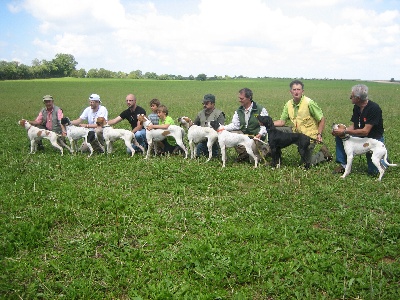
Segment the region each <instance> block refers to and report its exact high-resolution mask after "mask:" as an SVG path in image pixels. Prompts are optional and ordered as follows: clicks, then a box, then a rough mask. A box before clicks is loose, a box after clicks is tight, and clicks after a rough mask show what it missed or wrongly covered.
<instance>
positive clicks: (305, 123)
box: [30, 80, 384, 174]
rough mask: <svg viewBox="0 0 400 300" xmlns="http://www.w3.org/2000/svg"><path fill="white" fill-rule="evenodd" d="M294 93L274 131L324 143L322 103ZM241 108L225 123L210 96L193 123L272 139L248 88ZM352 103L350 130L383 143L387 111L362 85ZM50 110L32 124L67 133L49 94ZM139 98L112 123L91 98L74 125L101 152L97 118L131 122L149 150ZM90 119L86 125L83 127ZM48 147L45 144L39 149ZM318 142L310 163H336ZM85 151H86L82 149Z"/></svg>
mask: <svg viewBox="0 0 400 300" xmlns="http://www.w3.org/2000/svg"><path fill="white" fill-rule="evenodd" d="M289 86H290V93H291V96H292V98H291V99H290V100H289V101H288V102H287V103H286V104H285V105H284V108H283V111H282V114H281V116H280V118H279V120H276V121H274V125H275V127H277V128H278V130H282V131H285V132H298V133H303V134H305V135H307V136H309V137H310V138H312V139H315V140H317V141H318V142H320V143H321V144H322V142H323V138H322V133H323V130H324V127H325V117H324V115H323V112H322V110H321V108H320V107H319V106H318V104H317V103H316V102H315V101H314V100H312V99H310V98H308V97H306V96H305V95H304V84H303V82H301V81H300V80H293V81H292V82H291V83H290V85H289ZM238 99H239V103H240V106H239V107H238V109H237V110H236V111H235V112H234V115H233V117H232V120H231V123H229V124H226V125H225V114H224V113H223V112H222V111H221V110H219V109H217V108H216V107H215V96H214V95H212V94H207V95H205V96H204V98H203V109H202V110H201V111H200V112H199V113H198V114H197V117H196V118H195V120H194V124H196V125H198V126H203V127H204V126H209V125H208V124H209V122H211V121H214V120H216V121H218V122H219V123H220V124H222V125H224V129H225V130H228V131H231V132H236V133H240V134H246V135H248V136H250V137H255V138H256V139H260V140H265V139H266V137H267V129H266V128H265V127H264V126H262V125H260V123H259V122H258V119H257V116H258V115H261V116H267V115H268V112H267V110H266V109H265V108H264V107H262V106H261V105H260V104H258V103H256V102H255V101H254V100H253V92H252V91H251V90H250V89H248V88H243V89H241V90H239V92H238ZM350 99H351V102H352V104H353V105H354V107H353V115H352V117H351V124H350V125H349V126H348V127H347V128H346V132H345V133H348V134H350V135H353V136H358V137H371V138H374V139H377V140H380V141H382V142H383V141H384V137H383V133H384V129H383V118H382V110H381V108H380V107H379V105H378V104H377V103H375V102H373V101H371V100H369V99H368V87H367V86H366V85H363V84H358V85H355V86H353V87H352V89H351V96H350ZM43 102H44V105H45V107H44V108H43V109H42V110H41V111H40V112H39V115H38V117H37V118H36V120H34V121H30V123H31V124H32V125H35V126H39V127H42V128H46V129H48V130H52V131H55V132H57V133H59V134H62V135H65V129H64V128H63V126H62V125H61V124H60V120H61V118H62V117H63V112H62V110H61V109H60V108H59V107H57V106H56V105H54V99H53V97H52V96H50V95H46V96H44V97H43ZM136 102H137V100H136V97H135V95H133V94H129V95H127V96H126V104H127V106H128V108H127V109H126V110H124V111H123V112H122V113H121V114H120V115H119V116H117V117H116V118H114V119H111V120H108V111H107V109H106V107H104V106H102V105H101V100H100V96H99V95H98V94H92V95H90V97H89V107H87V108H86V109H85V110H84V111H83V112H82V114H81V115H80V116H79V118H77V119H75V120H73V121H71V124H72V125H76V126H81V127H87V128H89V129H90V134H89V136H88V142H89V143H91V145H92V146H93V148H94V149H95V150H97V151H99V152H101V151H102V150H101V147H100V145H99V144H98V143H99V140H98V138H97V135H96V133H95V131H96V128H97V125H96V119H97V118H98V117H104V118H105V119H106V120H108V124H109V125H114V124H116V123H118V122H121V121H122V120H125V119H126V120H127V121H128V122H129V123H130V125H131V128H132V132H133V133H134V134H135V137H136V139H137V141H138V142H139V144H140V145H141V146H143V147H146V130H145V129H144V128H143V126H142V124H141V123H140V122H139V121H138V119H137V116H138V114H146V111H145V109H144V108H142V107H140V106H138V105H137V103H136ZM84 121H86V122H87V123H83V122H84ZM288 121H290V122H291V125H292V126H286V122H288ZM343 133H344V132H343V130H334V131H333V132H332V135H334V136H335V143H336V162H338V163H339V166H337V167H336V168H335V170H334V173H343V172H344V169H345V167H346V160H347V159H346V153H345V151H344V147H343V142H342V139H341V138H339V136H341V135H343ZM38 146H39V149H40V147H43V146H42V145H41V144H39V145H38ZM315 146H316V144H315V143H311V144H310V146H309V148H308V153H307V155H306V157H308V159H309V162H311V165H316V164H318V163H321V162H324V161H330V160H332V155H331V154H330V152H329V150H328V149H327V147H326V146H325V145H323V146H322V147H321V149H320V151H318V152H316V153H315V152H314V150H315ZM235 149H236V151H237V153H238V157H237V159H236V160H237V161H238V162H240V161H250V157H249V155H248V154H247V152H246V150H245V148H244V147H240V146H239V147H236V148H235ZM83 150H84V149H83ZM268 151H269V149H268V144H267V143H262V142H259V141H256V140H254V143H253V152H254V153H255V154H256V155H257V156H258V158H259V159H263V158H265V157H266V156H267V155H268ZM196 152H197V156H200V155H206V156H208V149H207V145H206V141H204V142H201V143H199V144H198V145H197V148H196ZM218 155H219V148H218V145H217V144H214V145H213V148H212V156H213V157H218ZM366 156H367V163H368V173H370V174H376V173H377V172H378V170H377V169H376V167H375V166H374V164H373V163H372V161H371V154H370V153H367V154H366Z"/></svg>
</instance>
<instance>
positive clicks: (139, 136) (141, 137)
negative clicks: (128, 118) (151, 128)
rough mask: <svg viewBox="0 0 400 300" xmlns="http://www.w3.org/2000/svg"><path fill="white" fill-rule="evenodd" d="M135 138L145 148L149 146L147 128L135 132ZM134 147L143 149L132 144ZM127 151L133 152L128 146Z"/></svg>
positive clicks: (137, 149)
mask: <svg viewBox="0 0 400 300" xmlns="http://www.w3.org/2000/svg"><path fill="white" fill-rule="evenodd" d="M135 138H136V141H137V142H138V143H139V145H140V146H142V147H143V148H144V149H146V148H147V140H146V129H144V128H143V129H142V130H138V131H136V132H135ZM132 147H133V149H135V151H141V150H140V149H139V148H138V147H136V146H135V145H134V144H132ZM126 153H128V154H131V150H129V149H128V148H126Z"/></svg>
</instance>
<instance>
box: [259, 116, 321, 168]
mask: <svg viewBox="0 0 400 300" xmlns="http://www.w3.org/2000/svg"><path fill="white" fill-rule="evenodd" d="M257 119H258V121H259V122H260V123H261V124H262V125H264V126H265V128H266V129H267V132H268V144H269V147H270V148H271V157H272V162H271V166H272V167H277V168H279V167H280V164H281V160H282V149H283V148H286V147H287V146H290V145H297V150H298V152H299V154H300V156H301V159H302V161H303V162H304V167H305V168H306V169H308V168H310V164H311V163H310V161H309V160H310V159H309V158H308V159H307V157H306V153H307V148H308V146H310V143H311V140H314V139H312V138H310V137H309V136H307V135H305V134H303V133H294V132H293V133H292V132H283V131H279V130H278V129H276V127H275V125H274V121H273V120H272V118H271V117H270V116H260V115H259V116H257ZM315 141H317V140H315Z"/></svg>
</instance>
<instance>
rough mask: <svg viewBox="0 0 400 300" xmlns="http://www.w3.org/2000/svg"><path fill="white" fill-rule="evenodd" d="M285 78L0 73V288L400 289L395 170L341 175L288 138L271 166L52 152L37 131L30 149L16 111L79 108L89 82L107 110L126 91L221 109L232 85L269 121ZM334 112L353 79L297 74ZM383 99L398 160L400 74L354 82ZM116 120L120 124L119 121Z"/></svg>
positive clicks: (139, 293) (346, 103)
mask: <svg viewBox="0 0 400 300" xmlns="http://www.w3.org/2000/svg"><path fill="white" fill-rule="evenodd" d="M289 82H290V80H289V79H287V80H283V79H257V80H256V79H253V80H244V79H243V80H228V81H206V82H199V81H146V80H136V81H132V80H102V79H97V80H95V79H92V80H91V79H85V80H83V79H57V80H31V81H3V82H0V101H1V108H0V114H1V120H2V122H1V124H2V125H1V126H0V129H1V130H0V145H1V147H0V159H1V166H2V167H1V169H0V176H1V183H0V199H1V200H0V201H1V205H0V236H1V244H0V263H1V265H0V267H1V273H0V299H400V245H399V243H400V192H399V191H400V190H399V183H400V175H399V174H400V173H399V169H398V168H396V167H393V168H389V169H388V170H387V172H386V174H385V176H384V178H383V180H382V182H377V181H376V178H374V177H370V176H368V175H367V172H366V160H365V156H362V157H356V158H355V160H354V163H353V171H352V173H351V174H350V175H349V176H348V177H347V178H346V179H341V178H340V177H339V175H333V174H332V170H333V168H334V167H335V166H336V164H335V163H334V162H330V163H325V164H321V165H319V166H315V167H312V168H311V169H310V170H308V171H305V170H304V169H302V168H301V167H299V155H298V154H297V151H296V148H295V147H294V146H293V147H290V148H286V149H284V150H283V157H284V161H283V165H282V167H281V169H276V170H272V169H270V168H269V167H266V166H264V165H261V166H260V167H259V168H257V169H253V168H252V165H250V164H248V163H235V161H234V159H235V153H234V151H233V150H230V151H229V152H228V161H227V167H226V168H225V169H222V168H221V162H220V161H219V160H212V161H211V162H209V163H205V161H206V158H204V157H201V158H199V159H196V160H190V159H188V160H185V159H183V158H182V157H179V156H172V157H152V158H151V159H150V160H148V161H146V160H144V159H143V156H141V155H140V154H135V156H134V157H132V158H130V157H128V155H127V154H126V153H125V146H124V144H123V142H122V141H118V142H116V143H115V144H114V150H115V152H114V153H113V154H112V155H96V154H94V155H93V156H92V157H91V158H90V159H87V155H84V154H77V155H71V154H70V153H68V152H67V151H65V154H64V156H63V157H61V156H60V154H59V152H57V150H55V149H53V148H52V147H51V145H50V144H49V142H48V141H44V142H43V143H44V146H45V150H44V151H41V152H37V153H36V154H34V155H30V154H28V153H29V141H28V138H27V136H26V131H25V129H24V128H21V127H19V126H17V121H18V120H19V119H21V118H26V119H30V120H32V119H35V118H36V116H37V114H38V112H39V110H40V109H41V108H42V107H43V104H42V101H41V99H42V97H43V95H46V94H51V95H53V97H54V98H55V104H56V105H58V106H60V107H62V108H63V110H64V115H65V116H68V117H70V118H71V119H75V118H77V117H78V116H79V115H80V113H81V112H82V111H83V109H84V108H85V107H87V106H88V101H87V99H88V97H89V95H90V94H92V93H98V94H100V96H101V99H102V102H103V105H105V106H106V107H107V109H108V111H109V116H110V118H114V117H115V116H117V115H118V114H119V113H120V112H121V111H122V110H124V109H125V108H126V104H125V96H126V95H127V94H128V93H134V94H135V95H136V96H137V98H138V105H140V106H142V107H144V108H145V109H146V110H147V111H150V110H149V101H150V100H151V99H152V98H158V99H160V100H161V102H162V103H163V104H165V105H167V107H168V108H169V114H170V116H172V117H173V118H174V119H176V118H178V117H179V116H183V115H186V116H189V117H191V118H194V117H195V116H196V114H197V112H198V111H200V110H201V109H202V105H201V101H202V97H203V95H204V94H207V93H213V94H215V95H216V99H217V103H216V104H217V105H216V106H217V107H218V108H220V109H222V110H223V111H224V112H225V113H226V116H227V120H228V122H229V120H230V119H231V118H232V115H233V113H234V111H235V110H236V109H237V107H238V99H237V92H238V90H239V89H241V88H243V87H248V88H251V89H252V90H253V92H254V100H255V101H256V102H258V103H259V104H261V105H263V106H264V107H266V108H267V110H268V112H269V114H270V115H271V116H272V118H274V119H278V118H279V117H280V114H281V110H282V108H283V105H284V103H285V102H286V101H287V100H288V99H289V98H290V93H289ZM304 83H305V94H306V95H307V96H309V97H310V98H312V99H314V100H316V101H317V103H318V104H319V105H320V106H321V108H322V109H323V111H324V114H325V116H326V119H327V126H326V128H325V132H324V140H325V142H326V144H327V145H328V148H329V149H330V150H331V151H332V152H334V140H333V137H332V136H331V135H330V133H329V131H330V128H329V127H330V125H331V124H332V123H333V122H341V123H346V124H348V123H349V119H350V116H351V112H352V105H351V102H350V100H349V95H350V89H351V87H352V86H353V85H355V84H357V83H359V82H356V81H346V80H340V81H339V80H337V81H333V80H332V81H316V80H305V81H304ZM366 84H367V85H368V86H369V88H370V98H371V99H372V100H373V101H376V102H377V103H379V104H380V105H381V108H382V110H383V115H384V125H385V140H386V144H387V147H388V149H389V155H390V159H391V160H392V161H393V162H395V163H400V155H399V150H398V145H399V144H400V119H399V108H398V106H397V105H398V100H399V96H398V95H399V89H400V85H399V84H389V83H374V82H367V83H366ZM115 127H118V128H129V123H128V122H127V121H123V122H121V123H119V124H117V125H116V126H115Z"/></svg>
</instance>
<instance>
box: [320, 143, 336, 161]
mask: <svg viewBox="0 0 400 300" xmlns="http://www.w3.org/2000/svg"><path fill="white" fill-rule="evenodd" d="M320 151H321V152H322V154H323V155H324V158H325V160H326V161H331V160H332V158H333V157H332V154H331V153H330V152H329V150H328V147H326V146H325V145H323V146H322V147H321V150H320Z"/></svg>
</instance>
